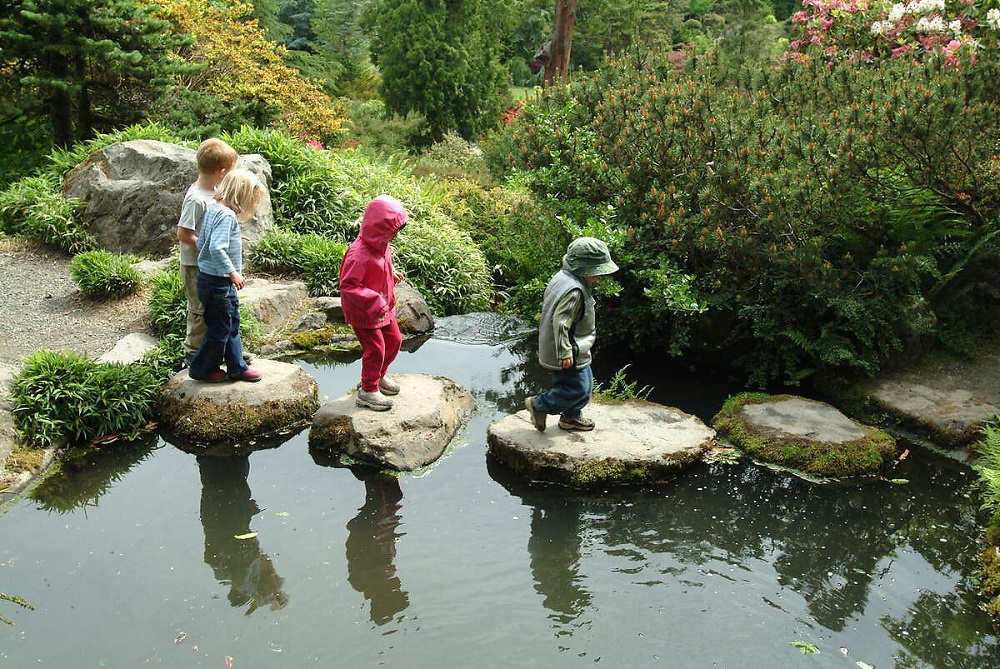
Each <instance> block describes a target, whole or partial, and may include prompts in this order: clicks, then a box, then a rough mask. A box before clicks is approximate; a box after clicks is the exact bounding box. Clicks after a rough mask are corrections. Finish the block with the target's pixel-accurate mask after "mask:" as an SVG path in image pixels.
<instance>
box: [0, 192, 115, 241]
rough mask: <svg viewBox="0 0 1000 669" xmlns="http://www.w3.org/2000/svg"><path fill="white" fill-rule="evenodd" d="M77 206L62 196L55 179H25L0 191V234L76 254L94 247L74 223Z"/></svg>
mask: <svg viewBox="0 0 1000 669" xmlns="http://www.w3.org/2000/svg"><path fill="white" fill-rule="evenodd" d="M81 205H82V202H80V201H79V200H73V199H68V198H64V197H63V196H62V194H61V193H60V192H59V179H58V178H57V177H56V176H54V175H50V174H42V175H39V176H33V177H25V178H23V179H21V180H20V181H16V182H14V183H13V184H12V185H11V186H9V187H8V188H7V189H6V190H4V191H2V192H0V231H3V232H4V233H6V234H8V235H14V236H21V237H27V238H29V239H34V240H37V241H40V242H42V243H45V244H49V245H51V246H55V247H56V248H59V249H62V250H63V251H66V252H67V253H71V254H73V253H80V252H82V251H86V250H88V249H91V248H94V247H95V246H96V245H97V242H96V239H95V238H94V236H93V235H91V234H90V233H89V232H87V231H86V230H85V229H84V228H83V226H82V225H81V224H80V222H79V221H78V220H77V217H76V214H77V212H78V211H79V209H80V208H81Z"/></svg>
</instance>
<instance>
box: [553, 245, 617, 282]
mask: <svg viewBox="0 0 1000 669" xmlns="http://www.w3.org/2000/svg"><path fill="white" fill-rule="evenodd" d="M563 267H565V268H566V269H568V270H569V271H570V272H572V273H573V274H576V275H577V276H601V275H603V274H611V273H612V272H617V271H618V265H616V264H615V263H614V261H613V260H611V252H610V251H608V245H607V244H605V243H604V242H602V241H601V240H600V239H595V238H594V237H580V238H578V239H574V240H573V241H571V242H570V243H569V246H568V247H566V255H564V256H563Z"/></svg>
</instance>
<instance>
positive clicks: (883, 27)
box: [872, 21, 895, 37]
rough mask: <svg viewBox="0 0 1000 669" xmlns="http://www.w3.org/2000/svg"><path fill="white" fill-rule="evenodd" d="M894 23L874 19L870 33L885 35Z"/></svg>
mask: <svg viewBox="0 0 1000 669" xmlns="http://www.w3.org/2000/svg"><path fill="white" fill-rule="evenodd" d="M894 25H895V24H894V23H893V22H892V21H875V22H874V23H872V35H875V36H876V37H878V36H879V35H885V34H886V33H888V32H889V31H890V30H892V28H893V26H894Z"/></svg>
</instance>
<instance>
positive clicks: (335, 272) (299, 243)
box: [250, 229, 347, 296]
mask: <svg viewBox="0 0 1000 669" xmlns="http://www.w3.org/2000/svg"><path fill="white" fill-rule="evenodd" d="M346 250H347V244H346V243H345V242H340V241H335V240H331V239H327V238H325V237H322V236H320V235H299V234H297V233H294V232H286V231H283V230H277V229H272V230H269V231H268V233H267V234H266V235H265V236H264V237H263V238H262V239H261V240H260V241H258V242H257V243H256V244H255V245H254V247H253V254H252V255H251V257H250V266H251V267H252V268H253V270H254V271H255V272H261V273H265V274H268V273H270V274H281V275H285V276H294V277H298V278H301V279H302V280H303V281H305V283H306V286H307V287H308V288H309V294H310V295H313V296H320V295H336V294H338V293H339V292H340V288H339V275H340V263H341V261H342V260H343V258H344V252H345V251H346Z"/></svg>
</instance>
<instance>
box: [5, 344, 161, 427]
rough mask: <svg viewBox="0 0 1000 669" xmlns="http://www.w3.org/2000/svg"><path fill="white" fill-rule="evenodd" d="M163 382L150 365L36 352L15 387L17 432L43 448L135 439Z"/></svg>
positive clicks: (14, 383)
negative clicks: (116, 438) (114, 438)
mask: <svg viewBox="0 0 1000 669" xmlns="http://www.w3.org/2000/svg"><path fill="white" fill-rule="evenodd" d="M161 383H162V382H161V380H160V379H158V378H156V377H155V376H154V374H153V373H152V371H151V370H150V368H149V367H147V366H146V365H141V364H138V365H119V364H106V363H99V362H96V361H94V360H91V359H90V358H88V357H87V356H86V355H82V354H79V353H73V352H68V351H63V352H59V351H49V350H40V351H36V352H35V353H32V354H31V355H29V356H28V357H27V358H25V361H24V367H23V368H22V369H21V371H20V372H18V374H17V375H16V376H15V377H14V380H13V382H12V384H11V407H12V413H13V416H14V425H15V429H16V430H17V433H18V436H19V437H20V438H21V439H23V440H24V441H25V442H26V443H28V444H31V445H34V446H39V447H47V446H53V445H58V444H60V443H63V442H67V443H80V442H86V441H89V440H91V439H94V438H96V437H102V436H106V435H118V436H120V437H122V438H125V439H134V438H135V437H137V436H138V435H139V434H140V433H141V432H142V431H143V430H144V429H145V428H146V425H147V423H148V421H149V418H150V416H151V415H152V409H153V401H154V399H155V397H156V393H157V391H158V390H159V389H160V386H161Z"/></svg>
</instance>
